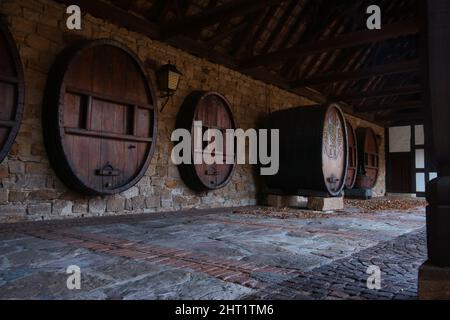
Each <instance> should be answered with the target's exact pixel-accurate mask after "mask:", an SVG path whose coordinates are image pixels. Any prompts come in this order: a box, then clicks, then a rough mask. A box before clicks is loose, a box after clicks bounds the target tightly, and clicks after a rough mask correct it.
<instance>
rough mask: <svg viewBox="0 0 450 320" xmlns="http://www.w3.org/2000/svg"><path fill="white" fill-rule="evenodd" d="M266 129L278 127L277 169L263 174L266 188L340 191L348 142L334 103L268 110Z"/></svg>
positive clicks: (293, 191)
mask: <svg viewBox="0 0 450 320" xmlns="http://www.w3.org/2000/svg"><path fill="white" fill-rule="evenodd" d="M268 128H269V129H279V130H280V170H279V172H278V174H276V175H274V176H267V184H268V187H269V188H273V189H280V190H282V191H283V192H285V193H289V194H300V195H311V194H328V195H331V196H338V195H340V194H341V192H342V189H343V188H344V186H345V181H346V175H347V165H348V142H347V129H346V125H345V118H344V114H343V112H342V110H341V109H340V107H339V106H338V105H337V104H330V105H326V106H308V107H300V108H294V109H288V110H283V111H278V112H275V113H272V114H271V115H270V116H269V121H268Z"/></svg>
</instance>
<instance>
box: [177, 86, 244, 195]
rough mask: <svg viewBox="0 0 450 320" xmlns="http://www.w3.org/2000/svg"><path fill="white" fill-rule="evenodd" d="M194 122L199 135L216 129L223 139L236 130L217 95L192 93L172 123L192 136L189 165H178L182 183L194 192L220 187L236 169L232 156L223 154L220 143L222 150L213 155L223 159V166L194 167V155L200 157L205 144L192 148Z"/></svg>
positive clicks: (222, 100) (202, 92) (201, 165)
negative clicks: (199, 132) (226, 134)
mask: <svg viewBox="0 0 450 320" xmlns="http://www.w3.org/2000/svg"><path fill="white" fill-rule="evenodd" d="M197 121H198V122H200V121H201V122H202V126H203V128H202V133H203V134H204V133H205V132H206V131H207V130H209V129H218V130H220V131H221V132H222V134H223V136H224V137H225V133H226V130H227V129H236V125H235V122H234V119H233V114H232V112H231V108H230V104H229V103H228V101H227V99H226V98H225V97H224V96H223V95H221V94H220V93H217V92H204V91H197V92H193V93H191V94H190V95H189V96H188V97H187V98H186V100H185V101H184V103H183V105H182V106H181V110H180V112H179V113H178V117H177V123H176V127H177V129H186V130H188V131H189V132H190V133H191V137H192V152H191V159H192V160H191V164H181V165H180V166H178V168H179V171H180V175H181V177H182V179H183V181H184V182H185V183H186V185H187V186H189V187H190V188H191V189H193V190H195V191H208V190H217V189H220V188H223V187H225V186H226V185H227V184H228V183H229V182H230V181H231V179H232V177H233V174H234V169H235V166H236V163H235V155H234V154H227V153H226V147H227V146H226V144H224V145H223V149H224V150H222V151H221V150H218V151H217V152H216V154H218V155H219V156H220V155H221V156H222V157H223V164H212V165H208V164H205V163H202V164H195V163H194V155H195V154H197V155H199V154H200V155H201V154H203V152H204V151H205V148H206V147H207V144H208V143H205V142H204V143H203V147H202V148H203V149H202V150H199V149H196V146H195V143H194V122H197ZM230 159H231V160H230ZM227 160H228V161H227ZM227 163H228V164H227ZM229 163H233V164H229Z"/></svg>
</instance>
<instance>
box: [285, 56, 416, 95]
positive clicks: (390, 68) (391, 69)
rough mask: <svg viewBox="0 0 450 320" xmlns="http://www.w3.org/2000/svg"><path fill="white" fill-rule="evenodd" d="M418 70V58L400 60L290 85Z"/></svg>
mask: <svg viewBox="0 0 450 320" xmlns="http://www.w3.org/2000/svg"><path fill="white" fill-rule="evenodd" d="M419 70H420V63H419V60H412V61H402V62H398V63H392V64H388V65H384V66H378V67H375V68H372V69H367V70H357V71H348V72H342V73H334V74H327V75H323V76H318V77H314V78H310V79H302V80H297V81H293V82H292V83H291V87H293V88H301V87H302V88H303V87H308V86H315V85H322V84H329V83H335V82H344V81H349V80H360V79H365V78H370V77H377V76H385V75H392V74H398V73H407V72H415V71H419Z"/></svg>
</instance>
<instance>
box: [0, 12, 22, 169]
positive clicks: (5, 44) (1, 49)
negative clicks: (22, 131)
mask: <svg viewBox="0 0 450 320" xmlns="http://www.w3.org/2000/svg"><path fill="white" fill-rule="evenodd" d="M24 92H25V85H24V75H23V68H22V63H21V61H20V56H19V53H18V50H17V46H16V44H15V42H14V39H13V37H12V35H11V33H10V32H9V30H8V28H7V26H6V24H4V23H3V22H2V21H1V20H0V162H1V161H3V160H4V159H5V157H6V155H7V154H8V152H9V151H10V149H11V147H12V145H13V143H14V140H15V138H16V136H17V133H18V132H19V128H20V123H21V121H22V114H23V108H24V96H25V93H24Z"/></svg>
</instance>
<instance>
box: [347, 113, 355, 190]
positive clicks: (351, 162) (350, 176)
mask: <svg viewBox="0 0 450 320" xmlns="http://www.w3.org/2000/svg"><path fill="white" fill-rule="evenodd" d="M347 134H348V169H347V180H346V183H345V187H346V188H347V189H349V190H350V189H353V187H354V186H355V183H356V176H357V173H358V143H357V139H356V132H355V130H354V129H353V126H352V125H351V124H350V123H349V122H348V121H347Z"/></svg>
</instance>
